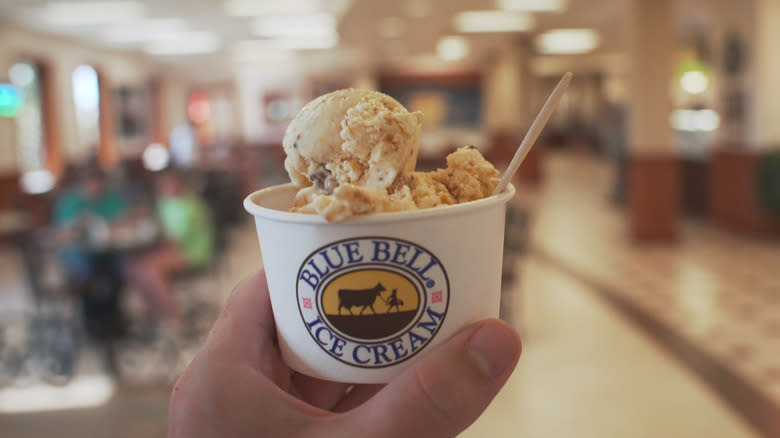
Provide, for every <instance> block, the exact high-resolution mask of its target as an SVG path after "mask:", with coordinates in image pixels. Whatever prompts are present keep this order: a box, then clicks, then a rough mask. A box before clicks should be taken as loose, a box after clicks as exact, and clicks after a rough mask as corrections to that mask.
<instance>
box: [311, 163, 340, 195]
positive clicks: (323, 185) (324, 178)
mask: <svg viewBox="0 0 780 438" xmlns="http://www.w3.org/2000/svg"><path fill="white" fill-rule="evenodd" d="M309 181H311V182H312V184H314V187H315V188H316V189H317V190H318V191H321V192H325V193H327V194H331V193H333V190H334V189H335V188H336V182H335V181H334V180H333V178H331V174H330V171H329V170H328V169H326V168H325V167H324V166H320V167H318V168H317V169H315V170H314V171H312V172H311V173H309Z"/></svg>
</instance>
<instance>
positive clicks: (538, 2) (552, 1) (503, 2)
mask: <svg viewBox="0 0 780 438" xmlns="http://www.w3.org/2000/svg"><path fill="white" fill-rule="evenodd" d="M566 6H567V5H566V0H498V7H499V8H501V9H506V10H508V11H523V12H560V11H564V10H566Z"/></svg>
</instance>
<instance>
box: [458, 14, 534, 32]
mask: <svg viewBox="0 0 780 438" xmlns="http://www.w3.org/2000/svg"><path fill="white" fill-rule="evenodd" d="M532 26H533V18H532V17H531V16H530V15H528V14H524V13H522V12H509V11H468V12H461V13H459V14H457V15H455V29H457V30H458V31H459V32H525V31H528V30H530V29H531V27H532Z"/></svg>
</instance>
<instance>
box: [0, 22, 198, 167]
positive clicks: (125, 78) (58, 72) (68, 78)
mask: <svg viewBox="0 0 780 438" xmlns="http://www.w3.org/2000/svg"><path fill="white" fill-rule="evenodd" d="M22 57H24V58H28V59H33V60H39V61H42V62H44V63H46V64H47V65H48V66H49V67H50V69H51V72H52V74H53V75H54V78H53V83H54V84H55V88H56V89H55V90H54V94H53V95H54V97H55V99H54V100H55V101H54V102H53V104H54V107H55V111H56V112H57V117H58V118H59V123H58V124H59V127H58V130H57V131H58V132H56V133H55V135H57V137H58V141H59V143H60V145H61V147H62V150H63V152H64V154H65V160H67V161H73V160H77V161H78V160H82V159H84V158H85V157H86V155H87V154H88V153H89V152H90V151H89V150H85V149H84V147H82V146H81V145H80V144H79V141H78V138H77V131H76V119H75V111H74V102H73V92H72V73H73V70H74V69H75V68H76V67H77V66H79V65H82V64H90V65H92V66H94V67H95V68H96V69H97V70H98V71H99V72H100V74H101V80H103V81H108V84H107V85H109V87H111V89H113V88H115V87H118V86H120V85H125V86H141V85H144V84H146V83H148V82H149V81H150V80H151V78H152V77H158V78H160V93H161V98H160V102H159V104H160V106H161V108H160V113H161V117H160V120H161V121H162V122H161V123H162V127H161V130H162V132H163V133H165V135H164V138H163V139H164V140H165V141H167V133H169V132H170V130H171V129H172V128H173V127H174V126H177V125H180V124H182V123H187V114H186V99H187V94H188V93H189V90H190V87H191V81H190V80H188V79H189V78H187V77H183V76H182V73H181V72H180V71H177V70H176V69H174V68H166V67H165V66H163V65H160V64H157V63H154V62H153V60H152V59H150V58H146V57H144V56H143V55H140V54H136V53H132V52H122V51H118V50H116V51H112V50H107V49H102V48H97V47H91V46H88V45H86V44H83V43H80V42H77V41H72V40H68V39H67V38H62V37H54V36H49V35H43V34H38V33H34V32H30V31H26V30H20V29H15V28H11V27H8V26H6V25H3V27H1V28H0V80H7V75H8V69H9V68H10V67H11V66H12V65H13V64H14V63H15V62H16V61H18V60H19V59H20V58H22ZM15 131H16V125H15V123H14V122H13V120H10V119H5V120H2V121H0V139H2V141H3V145H7V144H9V143H6V139H10V141H11V143H10V145H13V146H3V147H4V150H3V151H2V153H0V173H8V172H13V171H15V170H16V162H15V157H16V153H15V149H14V148H15V144H16V143H15V140H14V139H15V138H16V132H15ZM150 135H151V132H150ZM129 146H132V147H129ZM139 146H140V147H139ZM143 146H144V145H135V144H133V145H127V144H126V145H125V147H127V150H124V151H122V153H123V155H125V156H127V155H137V154H139V153H140V151H141V149H142V148H143ZM6 147H9V148H11V149H13V150H14V151H13V153H9V151H7V150H5V148H6Z"/></svg>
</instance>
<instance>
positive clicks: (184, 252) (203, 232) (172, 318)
mask: <svg viewBox="0 0 780 438" xmlns="http://www.w3.org/2000/svg"><path fill="white" fill-rule="evenodd" d="M157 194H158V196H157V205H156V211H157V218H158V221H159V223H160V227H161V232H162V234H163V236H164V237H165V242H164V243H163V244H162V245H159V246H158V247H156V248H154V249H153V250H150V251H148V252H146V253H144V254H142V255H140V256H139V257H137V258H136V259H135V260H133V261H132V262H131V263H130V275H131V278H132V279H133V280H134V281H135V283H136V284H137V285H138V286H140V289H141V290H142V291H143V292H144V293H145V295H146V297H145V298H146V299H147V302H150V303H153V304H154V305H155V306H154V307H155V310H156V312H157V313H159V314H158V315H155V316H157V317H160V318H163V320H164V322H165V323H167V324H169V325H172V326H177V325H178V324H179V319H180V315H179V308H178V304H177V302H176V298H175V294H174V290H173V284H172V282H171V275H173V274H175V273H176V272H180V271H188V270H192V269H199V268H203V267H205V266H207V265H208V264H209V263H210V262H211V260H212V258H213V257H214V251H215V243H214V226H213V223H212V220H211V213H210V210H209V208H208V206H207V205H206V203H205V202H204V201H203V200H202V199H201V198H200V197H199V196H198V195H197V194H195V193H194V192H193V191H191V190H189V189H188V188H187V187H186V186H185V184H184V183H183V181H182V180H181V179H180V177H179V176H178V175H177V174H175V173H174V172H173V171H166V172H164V173H162V174H161V175H159V177H158V179H157Z"/></svg>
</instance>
